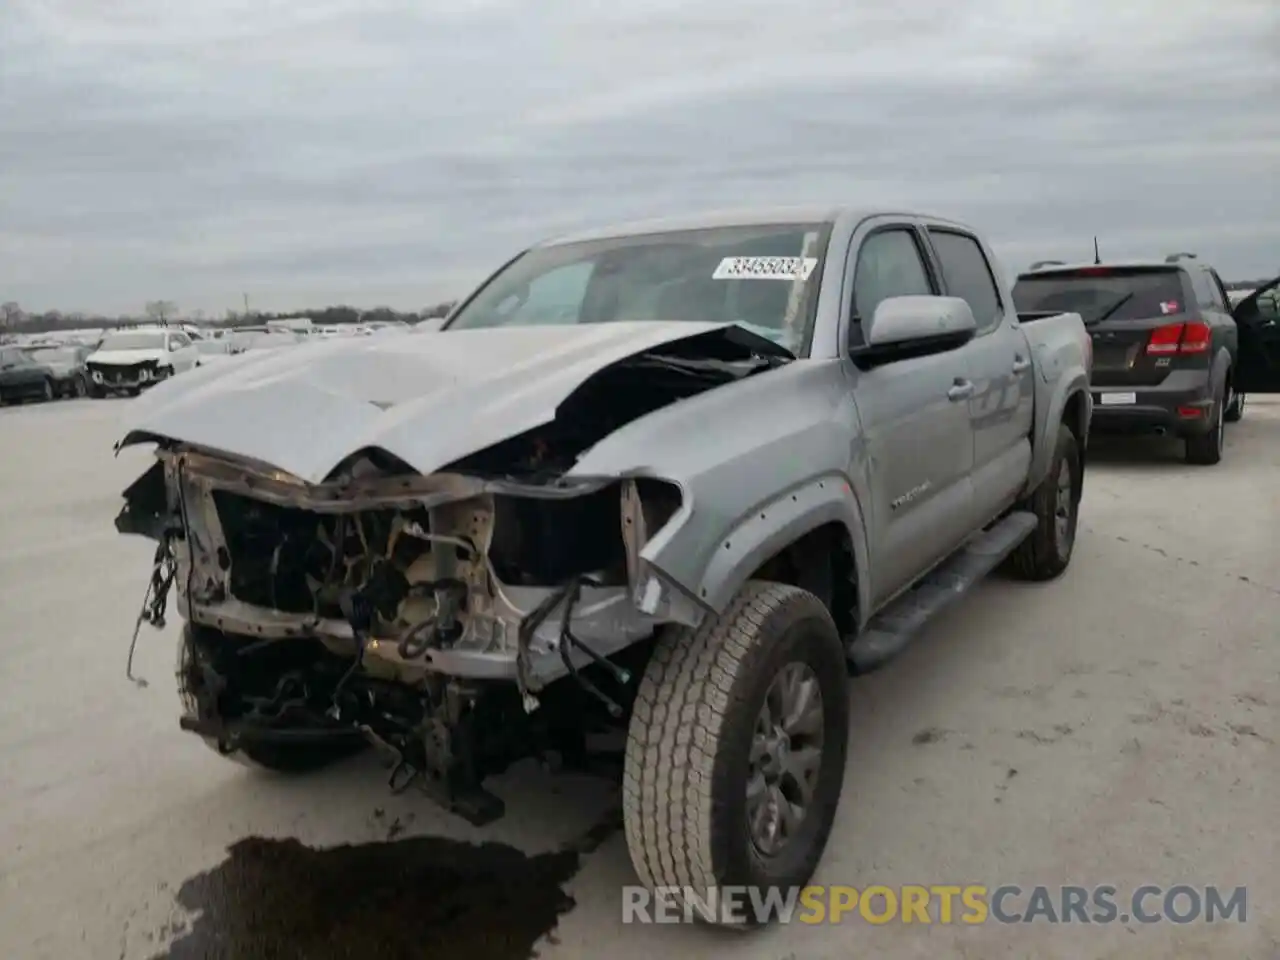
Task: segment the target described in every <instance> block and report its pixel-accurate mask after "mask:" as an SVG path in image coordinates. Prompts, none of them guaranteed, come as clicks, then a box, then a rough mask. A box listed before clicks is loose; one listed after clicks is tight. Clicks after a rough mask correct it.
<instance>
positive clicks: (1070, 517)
mask: <svg viewBox="0 0 1280 960" xmlns="http://www.w3.org/2000/svg"><path fill="white" fill-rule="evenodd" d="M1055 444H1056V445H1055V447H1054V451H1053V462H1052V463H1051V464H1050V465H1049V475H1048V476H1047V477H1045V478H1044V480H1043V481H1042V482H1041V484H1040V486H1039V487H1037V488H1036V491H1035V493H1033V494H1032V495H1031V497H1030V499H1029V500H1028V501H1027V503H1026V504H1025V505H1024V506H1025V508H1026V509H1028V510H1030V511H1031V512H1032V513H1034V514H1035V515H1036V520H1037V521H1038V522H1037V523H1036V528H1035V529H1034V530H1033V531H1032V532H1031V535H1030V536H1029V537H1027V539H1026V540H1024V541H1022V543H1021V544H1020V545H1019V546H1018V548H1017V549H1016V550H1014V551H1013V553H1012V554H1010V555H1009V560H1008V568H1009V570H1010V571H1011V572H1012V573H1013V574H1014V576H1016V577H1018V578H1019V579H1022V580H1052V579H1053V578H1054V577H1056V576H1059V575H1060V574H1061V573H1062V571H1064V570H1066V569H1067V565H1068V564H1070V563H1071V553H1072V551H1073V550H1074V549H1075V545H1076V527H1077V525H1078V523H1079V518H1080V495H1081V492H1082V489H1083V483H1084V471H1083V470H1082V469H1081V465H1080V444H1079V442H1078V441H1077V440H1076V435H1075V434H1074V433H1072V432H1071V429H1070V428H1069V427H1068V426H1067V425H1066V424H1065V423H1064V424H1061V425H1060V426H1059V427H1058V439H1057V440H1056V441H1055Z"/></svg>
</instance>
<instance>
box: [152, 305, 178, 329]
mask: <svg viewBox="0 0 1280 960" xmlns="http://www.w3.org/2000/svg"><path fill="white" fill-rule="evenodd" d="M177 312H178V305H177V304H176V303H174V302H173V301H172V300H149V301H147V316H148V317H150V318H151V319H152V320H154V321H155V322H156V323H168V322H169V318H170V317H172V316H173V315H174V314H175V313H177Z"/></svg>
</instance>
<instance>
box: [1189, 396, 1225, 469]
mask: <svg viewBox="0 0 1280 960" xmlns="http://www.w3.org/2000/svg"><path fill="white" fill-rule="evenodd" d="M1225 405H1226V400H1225V398H1224V397H1223V395H1222V392H1219V393H1218V394H1217V395H1216V396H1214V398H1213V406H1212V407H1210V408H1209V416H1210V418H1211V420H1210V426H1209V429H1208V431H1207V432H1205V433H1202V434H1195V435H1192V436H1189V437H1187V440H1186V444H1187V448H1186V461H1187V463H1191V464H1195V465H1196V466H1201V467H1212V466H1213V465H1214V464H1216V463H1219V462H1221V460H1222V443H1223V430H1222V425H1223V424H1224V423H1225V422H1226V411H1225V410H1224V409H1223V408H1224V407H1225Z"/></svg>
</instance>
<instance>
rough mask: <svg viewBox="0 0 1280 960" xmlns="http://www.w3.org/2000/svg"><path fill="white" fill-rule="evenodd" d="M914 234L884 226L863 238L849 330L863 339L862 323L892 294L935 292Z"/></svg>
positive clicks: (906, 295)
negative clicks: (852, 315) (888, 228)
mask: <svg viewBox="0 0 1280 960" xmlns="http://www.w3.org/2000/svg"><path fill="white" fill-rule="evenodd" d="M935 292H936V291H935V290H934V287H933V281H932V280H931V279H930V277H929V271H928V269H927V268H926V267H925V265H924V258H923V257H922V256H921V254H920V246H919V244H918V243H916V238H915V235H914V234H913V233H912V231H911V230H910V229H908V228H905V227H900V228H894V229H891V230H881V231H879V232H877V233H873V234H872V235H871V236H869V237H867V239H866V240H864V241H863V242H862V249H860V250H859V251H858V264H857V266H856V267H855V268H854V274H853V309H854V317H853V324H852V325H851V329H850V334H851V336H852V338H853V341H854V343H855V344H856V343H860V342H861V341H862V324H864V323H866V322H867V321H869V320H870V319H871V317H872V316H874V314H875V311H876V307H878V306H879V305H880V302H881V301H882V300H888V299H889V298H890V297H911V296H928V295H930V294H933V293H935Z"/></svg>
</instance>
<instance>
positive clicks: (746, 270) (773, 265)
mask: <svg viewBox="0 0 1280 960" xmlns="http://www.w3.org/2000/svg"><path fill="white" fill-rule="evenodd" d="M817 265H818V258H817V257H725V258H724V259H723V260H721V261H720V266H718V267H716V272H715V273H713V274H712V275H711V277H712V279H713V280H808V279H809V274H811V273H813V270H814V267H816V266H817Z"/></svg>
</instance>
